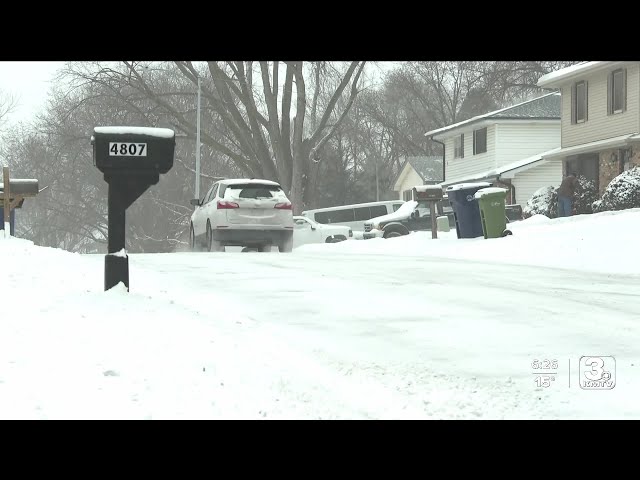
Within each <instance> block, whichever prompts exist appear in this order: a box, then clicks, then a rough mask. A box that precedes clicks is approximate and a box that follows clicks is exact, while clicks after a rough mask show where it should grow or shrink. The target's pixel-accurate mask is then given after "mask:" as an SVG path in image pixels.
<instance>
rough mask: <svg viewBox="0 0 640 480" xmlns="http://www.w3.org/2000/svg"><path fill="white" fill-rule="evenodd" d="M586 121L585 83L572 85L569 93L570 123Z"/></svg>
mask: <svg viewBox="0 0 640 480" xmlns="http://www.w3.org/2000/svg"><path fill="white" fill-rule="evenodd" d="M586 121H587V82H578V83H576V84H574V85H573V88H572V92H571V123H584V122H586Z"/></svg>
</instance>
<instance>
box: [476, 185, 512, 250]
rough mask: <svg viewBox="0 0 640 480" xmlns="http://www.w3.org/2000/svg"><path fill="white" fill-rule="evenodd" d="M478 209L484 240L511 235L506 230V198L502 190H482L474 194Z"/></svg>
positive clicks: (504, 191) (505, 191) (492, 188)
mask: <svg viewBox="0 0 640 480" xmlns="http://www.w3.org/2000/svg"><path fill="white" fill-rule="evenodd" d="M474 196H475V198H476V200H478V207H479V208H480V220H481V223H482V233H484V238H499V237H504V236H506V235H511V232H510V231H509V230H507V211H506V198H507V190H506V189H504V188H496V187H490V188H483V189H480V190H478V191H477V192H476V193H475V195H474Z"/></svg>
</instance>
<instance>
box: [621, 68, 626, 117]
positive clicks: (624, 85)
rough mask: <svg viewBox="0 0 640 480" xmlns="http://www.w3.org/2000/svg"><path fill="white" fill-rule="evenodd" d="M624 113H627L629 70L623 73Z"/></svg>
mask: <svg viewBox="0 0 640 480" xmlns="http://www.w3.org/2000/svg"><path fill="white" fill-rule="evenodd" d="M622 111H623V112H626V111H627V69H626V68H625V69H624V70H623V71H622Z"/></svg>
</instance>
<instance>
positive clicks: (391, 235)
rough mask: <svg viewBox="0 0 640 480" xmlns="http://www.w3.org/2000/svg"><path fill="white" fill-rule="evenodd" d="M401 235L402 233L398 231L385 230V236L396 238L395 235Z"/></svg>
mask: <svg viewBox="0 0 640 480" xmlns="http://www.w3.org/2000/svg"><path fill="white" fill-rule="evenodd" d="M401 236H402V234H401V233H400V232H396V231H393V232H388V233H387V232H385V233H384V238H395V237H401Z"/></svg>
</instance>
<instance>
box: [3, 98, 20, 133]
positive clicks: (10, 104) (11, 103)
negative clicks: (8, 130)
mask: <svg viewBox="0 0 640 480" xmlns="http://www.w3.org/2000/svg"><path fill="white" fill-rule="evenodd" d="M17 104H18V101H17V99H16V97H15V96H13V95H11V94H8V93H4V92H1V91H0V127H2V125H3V124H4V123H5V122H6V120H7V116H8V115H9V114H10V113H12V112H13V111H14V110H15V108H16V106H17Z"/></svg>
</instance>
